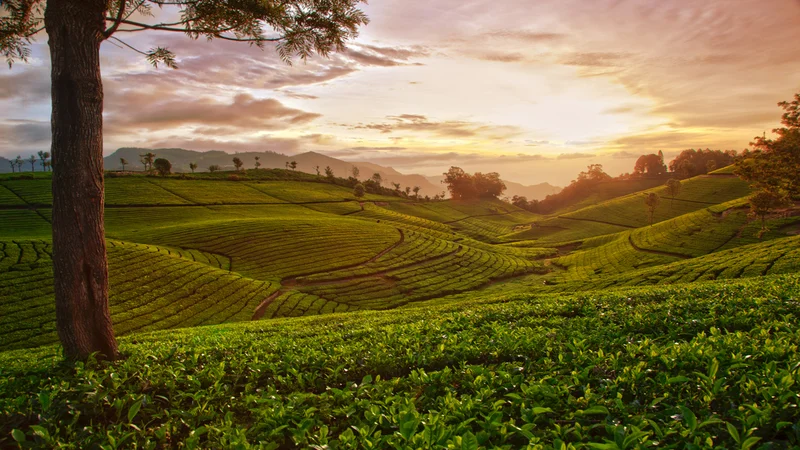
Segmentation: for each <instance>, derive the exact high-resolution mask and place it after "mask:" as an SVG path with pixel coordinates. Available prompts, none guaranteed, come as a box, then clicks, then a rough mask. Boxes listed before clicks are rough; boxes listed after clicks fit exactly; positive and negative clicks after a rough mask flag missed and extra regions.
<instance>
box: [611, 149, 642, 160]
mask: <svg viewBox="0 0 800 450" xmlns="http://www.w3.org/2000/svg"><path fill="white" fill-rule="evenodd" d="M608 156H610V157H612V158H614V159H633V158H638V157H639V156H641V155H640V154H638V153H633V152H629V151H626V150H621V151H618V152H613V153H608Z"/></svg>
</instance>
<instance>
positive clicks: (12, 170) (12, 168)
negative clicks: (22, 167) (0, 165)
mask: <svg viewBox="0 0 800 450" xmlns="http://www.w3.org/2000/svg"><path fill="white" fill-rule="evenodd" d="M8 164H10V165H11V173H14V172H16V171H17V170H16V169H17V162H16V161H14V160H13V159H9V160H8Z"/></svg>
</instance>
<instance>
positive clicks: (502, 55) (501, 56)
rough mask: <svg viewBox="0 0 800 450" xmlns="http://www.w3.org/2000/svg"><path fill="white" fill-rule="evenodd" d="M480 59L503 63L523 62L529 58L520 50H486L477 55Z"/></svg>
mask: <svg viewBox="0 0 800 450" xmlns="http://www.w3.org/2000/svg"><path fill="white" fill-rule="evenodd" d="M476 58H478V59H482V60H484V61H494V62H503V63H515V62H522V61H525V60H527V59H528V58H527V57H526V56H525V55H524V54H522V53H519V52H514V53H507V52H485V53H481V54H478V55H477V56H476Z"/></svg>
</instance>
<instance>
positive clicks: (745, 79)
mask: <svg viewBox="0 0 800 450" xmlns="http://www.w3.org/2000/svg"><path fill="white" fill-rule="evenodd" d="M362 9H363V10H364V11H365V12H366V13H367V15H368V16H369V18H370V24H369V25H367V26H366V27H363V28H362V29H361V31H360V35H359V37H358V38H357V39H356V40H354V41H353V42H351V43H350V44H349V45H348V48H347V50H346V51H344V52H340V53H336V54H332V55H331V56H330V58H328V59H324V58H319V57H314V58H311V59H309V60H308V61H306V62H305V63H303V62H302V61H296V62H295V63H294V64H293V65H292V66H288V65H286V64H284V63H283V62H281V61H280V59H279V58H278V57H277V55H276V53H275V51H274V49H272V48H270V47H269V46H267V48H266V49H265V50H263V51H262V50H260V49H258V48H255V47H250V46H248V45H246V44H242V43H234V42H226V41H213V42H210V43H209V42H207V41H205V40H199V41H193V40H191V39H189V38H187V37H186V36H184V35H182V34H174V33H157V32H156V33H154V32H143V33H131V34H128V35H125V36H124V38H125V41H126V42H127V43H128V44H130V45H133V46H135V47H137V48H141V49H145V50H146V49H149V48H151V47H155V46H166V47H168V48H169V49H170V50H172V51H174V52H175V53H176V54H177V56H178V60H177V62H178V66H179V69H178V70H172V69H167V68H163V67H160V68H153V67H152V66H150V65H148V63H147V62H146V61H145V60H144V58H143V57H142V56H141V55H139V54H137V53H135V52H133V51H131V50H129V49H127V48H124V47H122V46H118V45H114V43H113V42H109V41H106V42H105V43H104V44H103V46H102V48H101V58H102V62H101V64H102V73H103V82H104V92H105V112H104V121H105V129H104V140H105V144H104V147H105V150H104V151H105V153H106V154H110V153H113V151H114V150H116V149H117V148H119V147H131V146H137V147H151V148H158V147H182V148H187V149H193V150H225V151H228V152H230V153H235V152H237V151H252V150H255V151H260V150H271V151H277V152H281V153H286V154H295V153H302V152H305V151H317V152H320V153H324V154H327V155H330V156H333V157H336V158H340V159H345V160H349V161H370V162H375V163H377V164H382V165H388V166H392V167H394V168H395V169H397V170H399V171H401V172H403V173H420V174H424V175H438V174H441V173H442V172H444V171H445V170H447V168H449V167H450V166H452V165H456V166H460V167H462V168H464V169H465V170H467V171H470V172H473V171H481V172H491V171H496V172H499V173H500V174H501V176H502V177H503V178H504V179H508V180H511V181H516V182H520V183H524V184H536V183H541V182H549V183H551V184H556V185H562V186H563V185H565V184H568V183H569V182H570V180H572V179H574V178H575V176H576V175H577V173H578V172H579V171H581V170H583V169H585V167H586V166H587V165H589V164H603V165H604V167H605V169H606V171H607V172H608V173H609V174H611V175H617V174H619V173H623V172H630V171H631V170H632V168H633V165H634V162H635V160H636V158H637V157H638V156H639V155H641V154H646V153H655V152H657V151H659V150H662V151H663V152H664V153H665V155H666V157H667V159H669V158H671V157H674V156H675V155H676V154H677V153H679V152H680V151H681V150H683V149H687V148H712V149H723V150H727V149H733V150H742V149H745V148H747V147H748V143H749V142H750V141H751V140H752V138H753V137H754V136H756V135H761V134H762V133H763V132H767V133H769V132H770V130H771V129H773V128H775V127H776V126H777V125H778V124H779V121H780V115H781V110H780V109H779V108H778V107H777V106H776V104H777V103H778V102H779V101H782V100H789V99H791V97H792V95H793V94H794V93H795V92H800V58H797V49H798V44H797V43H798V42H800V0H435V1H431V0H424V1H423V0H373V1H372V2H370V3H369V4H363V7H362ZM160 14H161V16H159V17H157V19H167V18H169V16H170V14H172V12H170V11H164V12H161V13H160ZM121 37H122V36H121ZM46 41H47V37H46V35H44V34H41V35H39V36H37V40H36V42H35V43H34V45H33V46H32V51H33V54H32V58H31V59H30V61H29V62H28V63H20V64H15V65H14V67H13V68H12V69H10V70H8V69H7V68H0V156H16V155H17V154H22V155H23V157H24V156H25V155H26V154H30V153H32V152H35V151H38V150H47V149H49V133H50V125H49V116H50V106H49V102H50V86H49V55H48V53H47V45H46Z"/></svg>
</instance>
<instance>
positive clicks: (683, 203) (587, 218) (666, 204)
mask: <svg viewBox="0 0 800 450" xmlns="http://www.w3.org/2000/svg"><path fill="white" fill-rule="evenodd" d="M681 183H682V188H681V191H680V193H679V194H678V196H677V197H675V198H674V199H672V198H670V197H668V196H667V193H666V188H664V187H663V186H659V187H656V188H652V189H648V190H645V191H641V192H635V193H631V194H628V195H623V196H621V197H617V198H613V199H611V200H607V201H604V202H600V203H597V204H594V205H591V206H587V207H584V208H581V209H578V210H575V211H572V212H569V213H565V214H560V215H557V216H553V217H550V218H546V219H544V220H540V221H536V224H535V226H532V227H530V228H529V229H523V230H520V231H515V232H512V233H509V234H506V235H504V236H502V239H504V240H508V241H520V240H535V241H536V242H537V244H539V245H559V244H563V243H567V242H571V241H578V240H583V239H587V238H591V237H595V236H601V235H605V234H610V233H617V232H620V231H623V230H625V229H630V228H638V227H644V226H647V225H648V224H649V218H648V216H647V211H646V209H645V206H644V195H643V194H646V193H650V192H655V193H657V194H658V195H659V196H661V204H660V205H659V206H658V208H657V209H656V212H655V215H654V222H655V223H659V222H663V221H665V220H669V219H672V218H675V217H679V216H682V215H684V214H689V213H692V212H694V211H699V210H702V209H705V208H709V207H712V206H714V205H717V204H720V203H725V202H729V201H732V200H736V199H739V198H741V197H744V196H746V195H748V194H749V193H750V188H749V187H748V186H747V184H746V183H745V182H743V181H741V180H740V179H738V178H736V177H731V176H727V175H723V176H714V175H702V176H698V177H694V178H691V179H688V180H683V181H682V182H681Z"/></svg>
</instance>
